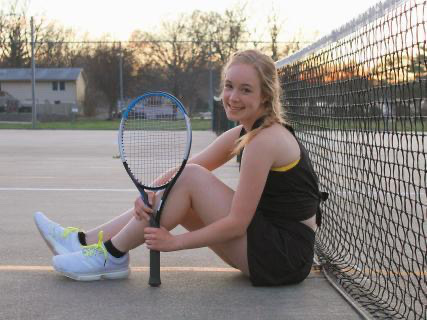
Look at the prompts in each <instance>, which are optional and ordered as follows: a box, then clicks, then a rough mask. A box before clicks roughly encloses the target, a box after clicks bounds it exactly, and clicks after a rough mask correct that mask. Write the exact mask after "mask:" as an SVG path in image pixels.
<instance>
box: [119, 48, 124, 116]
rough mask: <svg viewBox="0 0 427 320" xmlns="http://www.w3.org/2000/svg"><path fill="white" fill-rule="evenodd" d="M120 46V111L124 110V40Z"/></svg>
mask: <svg viewBox="0 0 427 320" xmlns="http://www.w3.org/2000/svg"><path fill="white" fill-rule="evenodd" d="M119 48H120V53H119V86H120V110H119V112H121V111H122V109H123V104H124V103H123V102H124V101H123V99H124V98H123V52H122V42H119Z"/></svg>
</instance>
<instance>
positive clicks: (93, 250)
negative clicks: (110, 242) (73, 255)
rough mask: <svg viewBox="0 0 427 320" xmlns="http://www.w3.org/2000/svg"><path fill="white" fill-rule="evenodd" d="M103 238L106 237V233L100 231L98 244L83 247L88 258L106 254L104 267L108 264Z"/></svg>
mask: <svg viewBox="0 0 427 320" xmlns="http://www.w3.org/2000/svg"><path fill="white" fill-rule="evenodd" d="M103 237H104V233H103V232H102V231H99V233H98V243H95V244H91V245H88V246H83V255H85V256H86V257H90V256H93V255H96V254H97V253H98V252H102V253H103V254H104V259H105V261H104V265H105V263H106V262H107V257H108V255H107V250H106V249H105V247H104V246H103V245H102V244H103Z"/></svg>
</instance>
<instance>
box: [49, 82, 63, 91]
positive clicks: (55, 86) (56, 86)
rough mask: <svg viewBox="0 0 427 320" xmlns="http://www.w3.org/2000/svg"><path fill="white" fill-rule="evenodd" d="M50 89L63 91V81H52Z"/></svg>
mask: <svg viewBox="0 0 427 320" xmlns="http://www.w3.org/2000/svg"><path fill="white" fill-rule="evenodd" d="M52 90H53V91H58V90H61V91H65V81H52Z"/></svg>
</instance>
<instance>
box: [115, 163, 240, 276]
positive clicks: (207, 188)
mask: <svg viewBox="0 0 427 320" xmlns="http://www.w3.org/2000/svg"><path fill="white" fill-rule="evenodd" d="M233 195H234V191H233V190H232V189H230V188H229V187H228V186H227V185H225V184H224V183H222V182H221V181H220V180H219V179H218V178H216V177H215V176H214V175H213V174H212V173H211V172H210V171H208V170H206V169H204V168H202V167H200V166H198V165H188V166H186V168H185V169H184V171H183V173H182V175H181V176H180V178H179V179H178V181H177V183H176V184H175V186H174V187H173V189H172V191H171V193H170V195H169V197H168V200H167V202H166V205H165V208H164V211H163V214H162V218H161V224H162V226H164V227H165V228H167V229H168V230H171V229H173V228H175V226H177V225H178V224H183V225H184V226H185V227H187V228H188V229H189V230H195V229H198V228H201V227H203V226H205V225H208V224H211V223H213V222H215V221H217V220H218V219H221V218H223V217H225V216H226V215H227V214H228V212H229V210H230V206H231V201H232V199H233ZM147 225H148V223H147V222H146V221H144V220H143V221H139V220H136V219H134V218H132V219H131V220H130V221H129V223H128V224H127V225H126V226H125V227H124V228H123V229H122V230H120V231H119V232H118V233H117V234H116V235H115V236H113V237H112V241H113V243H114V245H115V246H116V247H117V248H118V249H119V250H121V251H129V250H131V249H133V248H135V247H137V246H138V245H140V244H142V243H143V242H144V234H143V229H144V228H145V227H146V226H147ZM246 248H247V241H246V235H245V236H243V237H241V238H237V239H233V240H231V241H228V242H226V243H223V244H219V245H215V246H214V247H212V248H211V249H212V250H214V252H215V253H217V254H218V255H219V256H220V257H221V258H222V259H223V260H224V261H226V262H227V263H229V264H230V265H231V266H234V267H236V268H238V269H240V270H241V271H242V272H243V273H245V274H247V275H248V274H249V268H248V262H247V253H246Z"/></svg>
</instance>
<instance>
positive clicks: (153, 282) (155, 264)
mask: <svg viewBox="0 0 427 320" xmlns="http://www.w3.org/2000/svg"><path fill="white" fill-rule="evenodd" d="M161 283H162V282H161V281H160V252H159V251H156V250H150V279H149V280H148V284H149V285H150V286H152V287H158V286H160V284H161Z"/></svg>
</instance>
